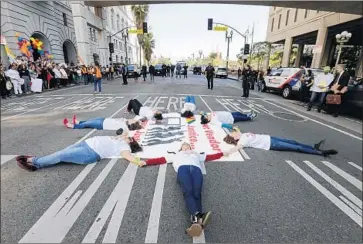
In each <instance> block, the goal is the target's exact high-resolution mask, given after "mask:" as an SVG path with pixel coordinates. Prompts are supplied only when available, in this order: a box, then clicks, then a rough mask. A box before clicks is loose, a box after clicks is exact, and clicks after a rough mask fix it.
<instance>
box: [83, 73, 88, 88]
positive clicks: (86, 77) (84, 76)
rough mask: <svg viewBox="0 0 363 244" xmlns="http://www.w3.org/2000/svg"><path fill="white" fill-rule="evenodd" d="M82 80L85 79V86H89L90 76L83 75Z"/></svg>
mask: <svg viewBox="0 0 363 244" xmlns="http://www.w3.org/2000/svg"><path fill="white" fill-rule="evenodd" d="M82 79H83V82H84V84H85V85H87V84H88V75H87V74H83V75H82Z"/></svg>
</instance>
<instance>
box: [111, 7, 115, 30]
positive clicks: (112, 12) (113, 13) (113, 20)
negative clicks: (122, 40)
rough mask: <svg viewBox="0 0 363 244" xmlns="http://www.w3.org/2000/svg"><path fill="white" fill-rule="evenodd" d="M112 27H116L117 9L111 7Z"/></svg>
mask: <svg viewBox="0 0 363 244" xmlns="http://www.w3.org/2000/svg"><path fill="white" fill-rule="evenodd" d="M111 28H112V29H115V11H114V10H113V9H111Z"/></svg>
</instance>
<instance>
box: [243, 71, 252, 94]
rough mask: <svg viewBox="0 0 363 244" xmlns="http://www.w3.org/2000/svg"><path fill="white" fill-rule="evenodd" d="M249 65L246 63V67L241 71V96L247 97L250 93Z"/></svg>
mask: <svg viewBox="0 0 363 244" xmlns="http://www.w3.org/2000/svg"><path fill="white" fill-rule="evenodd" d="M251 76H252V74H251V66H250V65H247V67H246V68H245V69H244V70H243V71H242V80H243V81H242V86H243V95H242V97H246V98H247V97H248V96H249V93H250V84H249V81H250V80H251V78H252V77H251Z"/></svg>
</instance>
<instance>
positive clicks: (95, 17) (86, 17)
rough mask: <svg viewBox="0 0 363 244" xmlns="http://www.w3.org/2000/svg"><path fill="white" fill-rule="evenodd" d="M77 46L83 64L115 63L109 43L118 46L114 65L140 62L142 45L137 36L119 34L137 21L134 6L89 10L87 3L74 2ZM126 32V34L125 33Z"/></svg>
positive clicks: (93, 8)
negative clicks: (132, 11)
mask: <svg viewBox="0 0 363 244" xmlns="http://www.w3.org/2000/svg"><path fill="white" fill-rule="evenodd" d="M71 5H72V11H73V18H74V22H75V29H76V36H77V47H78V50H79V53H78V54H79V59H80V62H81V63H84V64H87V65H88V64H93V63H94V62H95V61H98V62H100V64H101V65H109V64H110V63H111V60H110V53H109V43H110V42H112V43H114V50H115V53H113V54H112V63H128V64H131V63H139V59H138V54H139V52H138V51H139V45H138V43H137V37H136V35H131V34H130V35H128V37H127V36H125V35H123V34H122V33H119V34H117V35H114V36H113V37H112V38H111V40H110V36H111V35H113V34H115V33H117V32H118V31H120V30H122V29H123V28H125V27H127V26H132V25H133V23H134V21H133V17H132V13H131V9H130V6H115V7H106V8H102V7H89V6H86V5H85V4H84V2H83V1H72V2H71ZM125 33H126V32H124V34H125Z"/></svg>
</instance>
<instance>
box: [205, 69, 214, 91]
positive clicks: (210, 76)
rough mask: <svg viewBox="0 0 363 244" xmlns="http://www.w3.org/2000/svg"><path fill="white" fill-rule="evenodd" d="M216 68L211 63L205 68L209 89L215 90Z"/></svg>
mask: <svg viewBox="0 0 363 244" xmlns="http://www.w3.org/2000/svg"><path fill="white" fill-rule="evenodd" d="M214 71H215V70H214V67H213V66H212V64H211V63H209V64H208V66H207V67H206V68H205V73H206V76H207V80H208V89H211V90H213V78H214Z"/></svg>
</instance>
